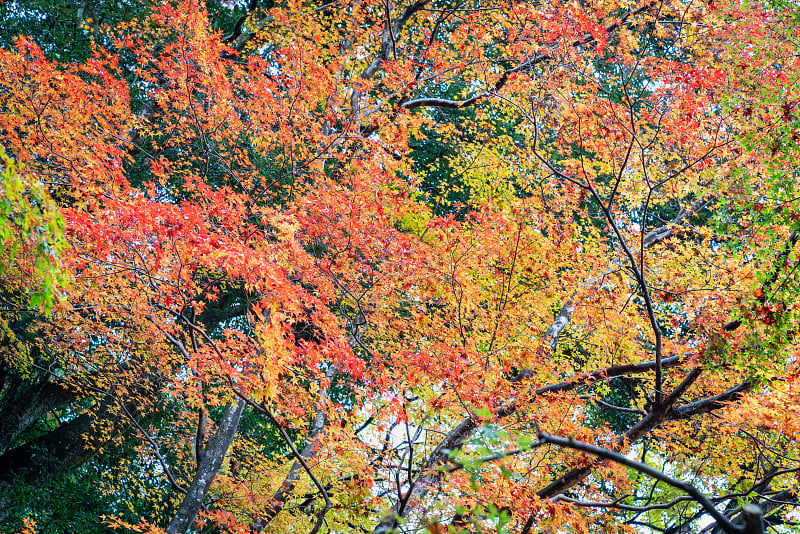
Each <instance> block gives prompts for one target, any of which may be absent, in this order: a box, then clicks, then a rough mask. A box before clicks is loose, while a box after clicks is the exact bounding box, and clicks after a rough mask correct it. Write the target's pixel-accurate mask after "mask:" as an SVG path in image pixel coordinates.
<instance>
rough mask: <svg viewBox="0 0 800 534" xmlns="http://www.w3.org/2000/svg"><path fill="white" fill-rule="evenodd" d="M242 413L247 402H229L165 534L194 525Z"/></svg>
mask: <svg viewBox="0 0 800 534" xmlns="http://www.w3.org/2000/svg"><path fill="white" fill-rule="evenodd" d="M243 410H244V401H239V402H238V403H237V404H233V403H231V402H229V403H228V404H227V405H225V410H224V412H223V413H222V419H220V422H219V426H218V427H217V430H216V432H214V435H213V436H211V439H210V440H209V441H208V445H207V446H206V448H205V450H203V453H202V455H201V456H200V458H201V459H200V462H199V463H198V465H197V471H196V472H195V475H194V479H193V480H192V484H191V485H190V486H189V490H188V491H187V492H186V496H185V497H184V498H183V502H181V504H180V506H179V507H178V511H177V512H175V516H174V517H173V518H172V521H170V523H169V526H168V527H167V530H166V532H167V533H168V534H176V533H181V534H182V533H184V532H186V531H187V530H188V529H189V528H190V527H191V526H192V524H193V523H194V520H195V518H196V517H197V513H198V512H199V511H200V508H202V506H203V501H204V500H205V498H206V494H207V493H208V490H209V488H210V487H211V483H212V482H214V477H216V476H217V471H219V468H220V466H222V460H223V459H224V458H225V454H226V453H227V452H228V447H230V445H231V442H233V437H234V436H235V435H236V429H237V428H238V427H239V420H240V419H241V417H242V411H243Z"/></svg>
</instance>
